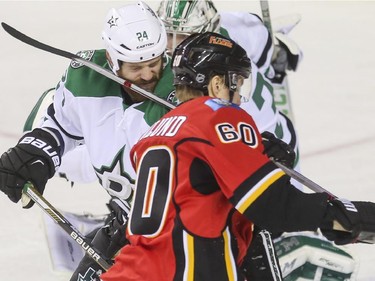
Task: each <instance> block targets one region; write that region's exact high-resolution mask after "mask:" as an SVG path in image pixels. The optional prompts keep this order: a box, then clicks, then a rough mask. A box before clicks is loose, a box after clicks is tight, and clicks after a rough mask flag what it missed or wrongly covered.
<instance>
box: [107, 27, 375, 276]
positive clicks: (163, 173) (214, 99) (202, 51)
mask: <svg viewBox="0 0 375 281" xmlns="http://www.w3.org/2000/svg"><path fill="white" fill-rule="evenodd" d="M173 71H174V74H175V85H176V86H177V88H176V91H177V92H176V94H177V97H178V99H179V100H180V101H181V102H182V104H181V105H179V106H178V107H177V108H176V109H175V110H173V111H171V112H169V113H167V114H166V115H165V116H164V117H163V118H162V119H161V120H159V121H158V122H157V123H155V124H154V125H153V126H152V127H151V129H150V130H149V131H148V132H147V133H146V134H144V135H143V137H142V138H141V140H140V141H139V142H138V143H137V144H136V145H135V146H134V147H133V149H132V151H131V157H132V161H133V164H134V166H135V168H136V170H137V182H136V190H135V195H134V201H133V206H132V210H131V215H130V218H129V222H128V227H127V238H128V240H129V242H130V244H128V245H126V246H125V247H124V248H123V249H122V250H121V252H120V254H119V255H118V256H117V258H116V260H115V264H114V266H113V267H111V268H110V270H109V271H108V272H107V273H104V274H103V275H102V276H101V279H102V280H104V281H120V280H121V281H125V280H142V281H151V280H158V281H159V280H163V281H169V280H170V281H172V280H174V281H177V280H194V281H203V280H215V281H226V280H244V277H243V276H242V274H241V272H240V270H239V268H240V265H241V261H242V260H241V258H242V256H243V255H244V252H243V250H244V249H245V247H243V245H245V244H246V243H249V241H250V240H251V236H252V233H251V231H252V230H251V229H252V224H253V223H254V224H255V225H257V226H259V227H262V228H266V229H269V230H271V231H274V232H284V231H301V230H316V229H318V228H320V229H321V231H322V232H323V234H325V235H327V237H328V238H329V239H331V240H333V241H335V242H336V243H338V244H346V243H351V242H354V241H355V240H356V239H357V237H358V235H359V233H360V231H361V230H363V229H365V230H368V231H374V230H375V204H374V203H371V202H350V201H347V200H339V199H333V198H330V197H329V196H328V195H327V194H324V193H314V194H306V193H303V192H301V191H299V190H298V189H296V188H294V187H293V186H291V184H290V179H289V177H288V176H287V175H286V174H285V173H284V172H283V171H282V170H280V169H279V168H278V167H277V166H276V165H275V164H274V163H273V162H272V161H270V159H269V158H268V157H267V156H266V155H264V154H263V149H264V147H263V144H262V138H261V136H260V134H259V132H258V129H257V128H256V125H255V123H254V121H253V120H252V118H251V117H250V116H249V115H248V114H247V113H245V112H244V111H243V110H242V109H240V108H239V106H238V104H239V103H240V89H241V85H242V83H244V80H246V79H247V78H248V77H249V75H250V60H249V59H248V57H247V56H246V53H245V51H244V50H243V49H242V48H241V47H240V46H239V45H237V44H236V43H235V42H234V41H232V40H230V39H226V38H225V37H223V36H221V35H219V34H216V33H204V34H195V35H192V36H190V37H189V38H188V39H187V40H185V41H184V42H183V43H181V44H180V45H179V46H178V47H177V48H176V50H175V52H174V55H173ZM249 159H251V161H249ZM334 222H335V225H336V224H340V225H341V227H342V228H341V230H342V229H344V230H345V231H341V230H340V231H338V230H335V229H336V228H335V229H334Z"/></svg>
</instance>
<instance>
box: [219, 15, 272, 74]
mask: <svg viewBox="0 0 375 281" xmlns="http://www.w3.org/2000/svg"><path fill="white" fill-rule="evenodd" d="M220 18H221V21H220V24H221V27H222V28H224V29H226V30H227V31H228V33H229V37H230V38H231V39H233V40H234V41H236V43H238V44H239V45H241V46H242V47H243V48H244V49H245V50H246V52H247V55H248V56H249V57H250V59H251V60H252V61H253V62H254V63H255V64H256V65H257V67H258V69H259V71H261V72H262V73H266V71H267V70H268V68H269V66H270V64H271V58H272V53H273V44H272V38H271V36H270V34H269V32H268V30H267V28H266V26H265V25H264V24H263V22H262V20H261V19H260V18H259V17H258V16H257V15H255V14H251V13H247V12H220Z"/></svg>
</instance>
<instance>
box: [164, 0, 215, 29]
mask: <svg viewBox="0 0 375 281" xmlns="http://www.w3.org/2000/svg"><path fill="white" fill-rule="evenodd" d="M158 15H159V17H160V19H161V20H162V21H163V23H164V25H165V29H166V30H167V33H177V34H187V35H189V34H192V33H203V32H206V31H211V32H218V31H219V29H220V15H219V13H218V12H217V9H216V8H215V6H214V3H213V2H212V1H211V0H190V1H188V0H162V1H161V3H160V6H159V9H158Z"/></svg>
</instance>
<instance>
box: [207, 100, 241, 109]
mask: <svg viewBox="0 0 375 281" xmlns="http://www.w3.org/2000/svg"><path fill="white" fill-rule="evenodd" d="M205 105H207V106H209V107H210V108H211V109H212V110H213V111H216V110H219V109H220V108H226V107H233V108H236V109H240V107H239V106H238V105H236V104H234V103H231V102H229V101H227V100H223V99H209V100H206V102H205Z"/></svg>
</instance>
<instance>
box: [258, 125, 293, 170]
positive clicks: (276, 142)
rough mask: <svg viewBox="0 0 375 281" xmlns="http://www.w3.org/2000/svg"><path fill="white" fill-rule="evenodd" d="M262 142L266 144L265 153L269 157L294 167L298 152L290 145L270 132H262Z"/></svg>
mask: <svg viewBox="0 0 375 281" xmlns="http://www.w3.org/2000/svg"><path fill="white" fill-rule="evenodd" d="M262 142H263V145H264V151H263V154H266V155H267V156H268V157H269V158H272V159H273V160H275V161H276V162H280V163H281V164H283V165H285V166H286V167H288V168H293V167H294V161H295V159H296V153H295V152H294V150H293V148H292V147H290V145H288V144H286V143H285V142H283V141H282V140H280V139H278V138H276V137H275V136H274V135H273V134H272V133H270V132H264V133H262Z"/></svg>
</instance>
